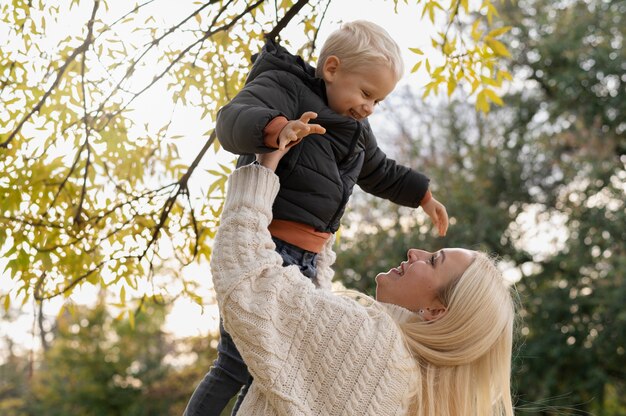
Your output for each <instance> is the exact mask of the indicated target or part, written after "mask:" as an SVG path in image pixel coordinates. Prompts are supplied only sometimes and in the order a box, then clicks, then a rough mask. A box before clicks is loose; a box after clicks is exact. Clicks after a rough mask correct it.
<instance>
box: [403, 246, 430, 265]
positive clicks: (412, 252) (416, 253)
mask: <svg viewBox="0 0 626 416" xmlns="http://www.w3.org/2000/svg"><path fill="white" fill-rule="evenodd" d="M429 255H430V253H429V252H428V251H424V250H420V249H417V248H411V249H409V251H408V253H407V255H406V257H407V259H408V260H409V262H414V261H417V260H421V259H422V258H427V257H428V256H429Z"/></svg>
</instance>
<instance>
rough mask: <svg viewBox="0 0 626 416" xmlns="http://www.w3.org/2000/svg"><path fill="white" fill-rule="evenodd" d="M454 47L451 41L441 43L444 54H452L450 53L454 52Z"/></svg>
mask: <svg viewBox="0 0 626 416" xmlns="http://www.w3.org/2000/svg"><path fill="white" fill-rule="evenodd" d="M455 49H456V47H455V46H454V43H452V42H446V43H445V44H444V45H443V53H444V54H445V55H452V53H453V52H454V50H455Z"/></svg>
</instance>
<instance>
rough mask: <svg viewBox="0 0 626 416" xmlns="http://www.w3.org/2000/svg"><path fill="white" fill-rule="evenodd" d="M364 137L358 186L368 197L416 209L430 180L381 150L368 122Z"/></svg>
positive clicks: (364, 126)
mask: <svg viewBox="0 0 626 416" xmlns="http://www.w3.org/2000/svg"><path fill="white" fill-rule="evenodd" d="M363 129H364V134H365V161H364V162H363V168H362V169H361V173H360V174H359V178H358V180H357V184H358V185H359V186H360V187H361V188H362V189H363V190H364V191H365V192H367V193H370V194H372V195H375V196H377V197H380V198H385V199H388V200H390V201H391V202H393V203H396V204H399V205H404V206H407V207H412V208H416V207H418V206H419V205H420V201H421V200H422V198H423V197H424V195H426V191H427V190H428V183H429V182H430V179H428V177H427V176H426V175H424V174H422V173H420V172H417V171H415V170H413V169H410V168H408V167H406V166H402V165H399V164H398V163H396V161H395V160H393V159H389V158H388V157H387V155H385V153H384V152H383V151H382V150H380V148H379V147H378V143H377V142H376V138H375V137H374V134H373V132H372V130H371V128H370V126H369V123H367V121H365V122H363Z"/></svg>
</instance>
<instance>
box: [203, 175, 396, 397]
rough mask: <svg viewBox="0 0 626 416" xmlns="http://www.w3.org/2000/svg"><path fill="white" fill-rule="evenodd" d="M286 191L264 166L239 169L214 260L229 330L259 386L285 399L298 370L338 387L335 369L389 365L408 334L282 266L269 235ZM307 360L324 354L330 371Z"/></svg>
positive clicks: (381, 316)
mask: <svg viewBox="0 0 626 416" xmlns="http://www.w3.org/2000/svg"><path fill="white" fill-rule="evenodd" d="M278 188H279V186H278V177H277V176H276V175H275V174H274V173H273V172H271V171H270V170H268V169H266V168H264V167H261V166H258V165H249V166H244V167H242V168H239V169H237V170H235V172H234V173H233V174H232V175H231V177H230V179H229V182H228V191H227V197H226V202H225V205H224V210H223V213H222V220H221V223H220V227H219V230H218V233H217V235H216V239H215V244H214V249H213V254H212V258H211V272H212V277H213V282H214V287H215V290H216V293H217V300H218V304H219V308H220V313H221V316H222V319H223V322H224V327H225V328H226V330H227V331H228V332H229V333H230V335H231V336H232V338H233V340H234V341H235V344H236V345H237V349H238V350H239V352H240V353H241V356H242V357H243V359H244V361H245V362H246V364H247V365H248V369H249V370H250V373H251V374H252V376H253V377H254V380H255V383H259V386H260V388H262V389H263V390H264V391H265V392H266V393H268V394H281V392H283V393H284V391H283V390H281V389H283V387H284V386H286V385H287V384H289V383H290V381H289V380H292V381H293V377H292V375H293V374H294V372H299V371H304V372H306V371H314V372H315V374H309V375H308V376H307V377H309V376H311V377H312V376H315V377H316V378H317V380H318V381H319V382H320V383H322V384H328V386H331V387H332V386H333V382H332V374H333V373H332V372H334V371H337V370H336V369H337V368H338V367H340V366H344V367H345V366H347V365H348V362H347V361H346V360H347V359H348V357H349V358H350V360H354V367H352V364H350V366H349V367H348V368H347V371H348V373H352V370H351V369H352V368H355V369H360V368H362V367H363V366H366V365H365V364H366V363H367V365H368V366H377V367H379V368H381V369H385V368H387V365H388V360H390V359H392V356H391V352H390V351H391V350H392V349H393V342H395V341H393V340H394V339H395V340H397V339H399V338H400V337H399V336H398V334H397V329H395V328H394V327H395V325H393V324H390V321H389V319H385V318H384V314H380V313H378V314H377V315H376V316H371V312H370V311H369V309H368V308H366V307H364V306H362V305H359V304H358V303H357V302H355V301H354V300H352V299H347V298H343V297H339V296H336V295H334V294H332V293H331V292H330V291H328V290H319V289H316V288H315V286H314V285H313V283H311V281H310V280H308V279H306V278H305V277H304V276H303V275H302V274H301V273H300V271H299V269H298V268H297V267H296V266H289V267H282V259H281V257H280V255H279V254H277V253H276V252H275V251H274V248H275V246H274V243H273V242H272V240H271V236H270V234H269V232H268V230H267V225H268V223H269V221H270V220H271V215H272V214H271V207H272V203H273V200H274V197H275V195H276V193H277V192H278ZM327 260H328V261H332V256H331V257H330V258H327ZM324 267H328V265H327V264H325V265H324ZM323 286H325V285H323ZM356 340H358V342H356ZM329 343H330V344H329ZM372 356H373V357H372ZM303 357H308V358H307V359H309V360H310V359H313V358H315V357H317V358H315V359H316V360H318V359H319V360H320V365H322V363H323V368H321V367H319V366H313V369H311V362H310V361H306V360H305V359H304V358H303ZM325 371H326V373H325ZM281 386H283V387H281ZM329 388H330V387H329Z"/></svg>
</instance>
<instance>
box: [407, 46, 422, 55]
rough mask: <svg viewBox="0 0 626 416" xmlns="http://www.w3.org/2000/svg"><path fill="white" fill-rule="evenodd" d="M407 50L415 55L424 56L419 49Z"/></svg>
mask: <svg viewBox="0 0 626 416" xmlns="http://www.w3.org/2000/svg"><path fill="white" fill-rule="evenodd" d="M409 50H410V51H411V52H413V53H415V54H418V55H424V52H422V50H421V49H419V48H409Z"/></svg>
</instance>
